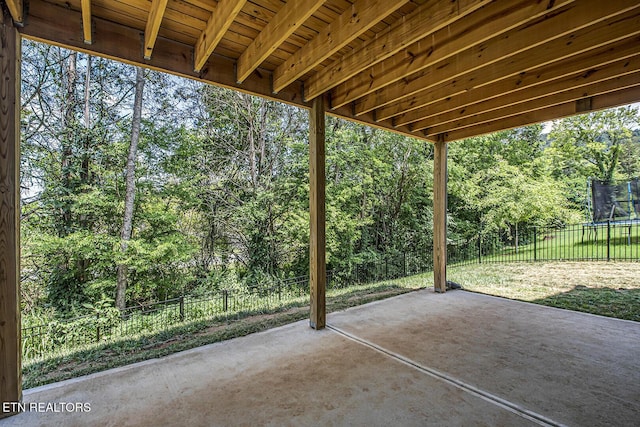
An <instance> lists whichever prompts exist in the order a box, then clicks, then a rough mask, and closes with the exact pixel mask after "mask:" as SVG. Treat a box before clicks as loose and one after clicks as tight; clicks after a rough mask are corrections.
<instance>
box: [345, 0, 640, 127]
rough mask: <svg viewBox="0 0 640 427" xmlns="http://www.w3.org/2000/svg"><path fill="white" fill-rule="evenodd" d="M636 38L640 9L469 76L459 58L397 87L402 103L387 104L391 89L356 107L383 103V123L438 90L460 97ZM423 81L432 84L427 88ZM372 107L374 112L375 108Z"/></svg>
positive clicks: (358, 110)
mask: <svg viewBox="0 0 640 427" xmlns="http://www.w3.org/2000/svg"><path fill="white" fill-rule="evenodd" d="M637 34H640V12H639V11H638V9H636V10H632V11H630V12H627V13H625V14H624V15H623V17H614V18H611V19H610V20H607V21H604V22H599V23H597V24H596V25H594V26H592V27H587V28H583V29H581V30H579V31H577V32H574V33H569V34H568V35H565V36H563V37H561V38H558V39H553V40H552V41H550V42H547V43H545V44H544V45H543V46H539V47H538V48H537V49H536V50H535V53H533V54H532V53H531V52H530V51H522V52H520V53H518V54H517V55H515V56H513V57H511V56H509V57H506V58H504V59H502V60H501V61H497V62H494V63H492V64H489V66H486V67H469V68H468V70H470V72H468V71H465V70H463V69H462V68H459V67H463V66H465V65H468V63H467V61H465V60H464V58H460V59H461V60H460V61H458V60H456V61H451V62H450V63H449V64H448V65H447V66H439V67H431V68H429V70H425V71H428V74H426V75H425V76H424V78H425V79H426V80H422V79H421V80H420V82H421V83H422V84H421V85H420V86H419V87H418V86H417V85H416V83H417V82H416V81H414V80H412V81H409V82H403V83H402V84H398V85H396V86H398V87H396V88H394V91H393V94H394V95H395V96H396V99H400V100H399V101H397V102H394V103H392V104H390V103H389V102H387V101H386V100H387V99H391V100H392V101H393V98H388V97H389V96H391V93H392V92H390V89H391V86H390V87H389V88H385V89H383V90H382V91H379V93H378V92H376V94H377V95H378V96H377V97H376V98H375V99H367V98H365V99H364V100H363V101H362V104H356V108H355V110H356V114H359V113H361V112H363V111H370V110H371V109H372V108H371V107H372V104H376V103H382V104H384V106H382V107H380V108H378V109H376V116H377V117H379V118H380V119H385V118H390V117H394V116H397V115H399V114H402V113H406V112H409V111H412V110H415V109H418V108H421V107H424V106H427V105H429V104H430V103H433V102H434V101H435V99H434V97H433V95H432V93H431V92H433V90H434V89H436V88H438V89H443V90H445V91H446V92H448V95H447V96H455V95H456V94H458V93H461V92H465V91H469V90H472V89H474V88H477V87H480V86H483V85H486V84H490V83H492V82H494V81H498V80H502V79H505V78H508V77H510V76H515V75H517V74H519V73H523V72H527V71H529V70H532V69H535V68H538V67H541V66H544V65H546V64H551V63H553V62H556V61H560V60H563V59H565V58H568V57H571V56H574V55H579V54H581V53H582V52H586V51H588V50H591V49H595V48H598V47H601V46H605V45H607V44H610V43H615V42H617V41H619V40H623V39H626V38H628V37H631V36H634V35H637ZM424 81H428V82H429V83H428V84H425V83H424ZM422 88H424V89H422ZM444 88H447V89H444ZM402 89H404V90H407V91H410V92H411V96H409V97H408V98H404V96H403V92H399V93H398V92H397V91H398V90H402ZM381 97H382V98H381ZM373 107H374V108H375V105H373Z"/></svg>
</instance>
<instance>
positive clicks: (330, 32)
mask: <svg viewBox="0 0 640 427" xmlns="http://www.w3.org/2000/svg"><path fill="white" fill-rule="evenodd" d="M406 3H408V0H358V1H357V2H356V3H354V4H352V5H351V6H350V7H348V8H347V10H345V11H344V12H343V13H342V14H341V15H340V16H339V17H338V18H336V20H335V21H333V22H331V23H330V24H328V25H327V26H326V27H325V28H324V29H322V30H321V31H320V33H319V34H318V35H317V36H316V37H314V38H313V39H312V40H311V41H309V42H308V43H307V44H305V45H304V46H302V47H301V48H300V49H298V51H296V53H294V54H293V55H291V57H289V59H287V60H286V61H285V62H284V63H283V64H281V65H280V66H279V67H278V68H276V69H275V71H274V73H273V91H274V92H276V93H277V92H279V91H281V90H282V89H284V88H285V87H286V86H288V85H289V84H290V83H292V82H293V81H295V80H296V79H298V78H300V77H301V76H303V75H304V74H306V73H307V72H308V71H310V70H311V69H313V68H314V67H315V66H316V65H318V64H320V63H321V62H322V61H324V60H325V59H327V58H328V57H329V56H331V55H333V54H334V53H335V52H337V51H339V50H340V49H342V48H343V47H344V46H346V45H347V44H348V43H349V42H351V41H352V40H354V39H355V38H357V37H358V36H360V35H361V34H362V33H364V32H365V31H367V30H368V29H370V28H371V27H373V26H374V25H376V24H377V23H378V22H380V21H381V20H382V19H384V18H385V17H387V16H388V15H390V14H391V13H392V12H394V11H395V10H396V9H398V8H400V7H402V6H403V5H405V4H406Z"/></svg>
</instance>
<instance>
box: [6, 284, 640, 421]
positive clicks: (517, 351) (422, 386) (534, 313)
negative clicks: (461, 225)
mask: <svg viewBox="0 0 640 427" xmlns="http://www.w3.org/2000/svg"><path fill="white" fill-rule="evenodd" d="M328 324H329V327H328V328H327V329H325V330H323V331H319V332H316V331H313V330H311V329H310V328H309V327H308V325H307V322H297V323H294V324H291V325H287V326H284V327H280V328H277V329H272V330H269V331H266V332H262V333H258V334H254V335H250V336H247V337H244V338H238V339H234V340H230V341H226V342H222V343H217V344H212V345H208V346H205V347H200V348H197V349H193V350H189V351H185V352H182V353H178V354H174V355H171V356H168V357H165V358H162V359H156V360H151V361H147V362H142V363H138V364H134V365H130V366H126V367H123V368H118V369H113V370H110V371H106V372H102V373H99V374H94V375H89V376H86V377H82V378H78V379H74V380H69V381H64V382H60V383H56V384H52V385H49V386H44V387H39V388H35V389H31V390H26V391H25V393H24V402H26V403H27V404H28V403H30V402H34V403H44V402H51V403H57V404H60V403H62V402H71V403H76V402H78V403H89V404H90V412H73V413H51V412H48V413H38V412H25V413H21V414H19V415H17V416H14V417H10V418H7V419H4V420H0V426H1V427H8V426H38V425H42V426H48V425H56V426H64V425H70V426H87V425H92V426H94V425H96V426H97V425H101V426H137V425H147V426H160V425H168V426H178V425H184V426H215V425H220V426H235V425H246V426H254V425H271V426H283V425H291V426H316V425H319V426H327V425H359V426H405V425H406V426H411V425H415V426H425V425H433V426H472V425H486V426H520V425H522V426H526V425H576V426H609V425H615V426H625V425H628V426H637V425H640V324H639V323H635V322H629V321H623V320H616V319H609V318H604V317H599V316H593V315H588V314H581V313H575V312H569V311H563V310H559V309H553V308H547V307H542V306H538V305H533V304H527V303H521V302H515V301H509V300H505V299H500V298H494V297H490V296H485V295H479V294H473V293H469V292H465V291H452V292H447V293H446V294H442V295H438V294H434V293H433V292H432V291H429V290H424V291H418V292H413V293H409V294H405V295H402V296H399V297H394V298H390V299H387V300H384V301H379V302H376V303H372V304H367V305H364V306H360V307H355V308H352V309H349V310H346V311H343V312H339V313H333V314H330V315H329V316H328Z"/></svg>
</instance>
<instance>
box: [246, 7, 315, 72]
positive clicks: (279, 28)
mask: <svg viewBox="0 0 640 427" xmlns="http://www.w3.org/2000/svg"><path fill="white" fill-rule="evenodd" d="M323 4H324V0H298V1H290V2H288V3H286V4H285V5H284V6H283V7H282V9H280V10H279V11H278V13H276V15H275V16H274V17H273V18H272V19H271V20H269V22H268V23H267V25H266V26H265V27H264V29H263V30H262V31H261V32H260V34H258V36H257V37H256V38H255V39H254V40H253V42H252V43H251V44H250V45H249V46H248V47H247V48H246V49H245V51H244V52H243V53H242V55H240V58H238V77H237V80H238V83H242V82H243V81H244V80H245V79H246V78H247V77H248V76H249V74H251V73H252V72H253V70H255V69H256V68H258V66H259V65H260V64H261V63H262V61H264V60H265V59H266V58H267V57H268V56H269V55H270V54H271V53H272V52H273V51H274V50H276V49H277V48H278V47H279V46H280V45H281V44H282V42H284V41H285V40H286V39H287V37H289V36H290V35H291V34H293V32H294V31H295V30H296V28H298V27H300V26H301V25H302V24H303V23H304V22H305V21H306V20H307V19H308V18H309V17H310V16H311V15H313V13H314V12H315V11H316V10H317V9H318V8H319V7H320V6H322V5H323Z"/></svg>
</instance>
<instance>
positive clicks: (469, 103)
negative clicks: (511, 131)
mask: <svg viewBox="0 0 640 427" xmlns="http://www.w3.org/2000/svg"><path fill="white" fill-rule="evenodd" d="M636 42H637V41H636ZM631 49H633V50H634V52H633V55H634V56H631V57H627V58H624V57H618V56H616V58H620V59H618V60H617V61H615V62H609V63H605V64H602V65H600V64H594V65H592V66H591V65H590V66H587V67H579V68H580V69H579V70H574V71H575V72H573V73H571V74H570V75H569V76H566V75H565V73H564V72H563V73H562V74H563V75H562V76H560V77H559V78H555V79H551V80H549V79H548V76H549V73H548V72H545V71H542V73H541V74H544V75H545V77H544V78H545V80H544V81H539V80H537V81H536V82H535V83H536V84H534V85H532V84H530V83H527V82H525V81H524V79H523V77H524V76H523V77H520V76H519V77H516V79H518V80H519V81H521V82H523V84H522V85H521V86H520V85H518V87H517V89H516V90H509V89H507V90H505V91H504V92H502V95H497V94H499V93H500V91H499V88H500V87H510V88H511V87H513V86H514V83H513V82H512V81H511V80H509V81H508V82H496V84H494V85H490V86H492V87H491V88H489V90H490V92H488V91H485V90H484V87H482V88H478V89H474V90H472V91H469V92H465V93H462V94H461V95H459V96H457V97H456V98H460V99H461V100H463V102H464V105H462V106H459V107H457V108H454V109H448V107H449V105H447V103H443V104H438V106H434V107H433V108H428V107H427V108H424V109H421V110H417V111H415V112H412V113H415V116H414V117H419V116H421V115H422V116H423V118H422V119H420V120H416V121H413V122H407V121H406V120H394V123H395V124H396V125H400V126H401V125H407V124H411V127H412V128H413V129H414V131H419V130H423V129H426V128H430V127H433V126H438V125H442V124H444V123H448V122H452V121H455V120H460V119H462V118H465V117H468V116H472V115H476V114H482V113H485V112H488V111H493V110H496V109H499V108H503V107H508V106H510V105H514V104H518V103H520V102H525V101H527V100H532V99H535V98H538V97H541V96H547V95H549V94H550V93H556V92H560V91H563V90H566V89H567V88H571V87H581V86H584V85H588V84H592V83H594V82H597V81H601V80H607V79H610V78H614V77H617V76H620V75H624V74H626V73H629V72H634V71H638V70H640V56H638V48H637V45H636V46H634V47H633V48H631ZM631 49H630V50H631ZM571 59H572V60H573V58H571ZM571 62H574V61H566V62H564V61H563V63H562V65H563V66H566V67H570V66H571ZM553 68H554V69H560V68H562V67H559V66H556V65H555V64H554V67H553ZM533 74H538V73H533ZM541 74H538V75H541ZM529 81H531V79H529ZM505 83H508V84H505ZM515 84H516V85H517V83H515ZM488 93H490V94H491V95H489V96H485V95H486V94H488ZM457 104H458V103H457ZM432 110H433V111H437V112H438V113H437V114H431V112H432Z"/></svg>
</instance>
